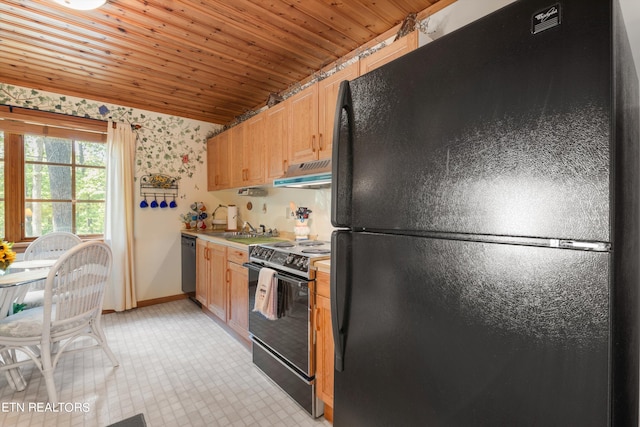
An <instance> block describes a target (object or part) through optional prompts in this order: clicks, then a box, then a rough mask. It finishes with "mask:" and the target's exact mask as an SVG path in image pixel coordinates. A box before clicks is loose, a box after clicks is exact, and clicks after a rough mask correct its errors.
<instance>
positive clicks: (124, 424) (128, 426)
mask: <svg viewBox="0 0 640 427" xmlns="http://www.w3.org/2000/svg"><path fill="white" fill-rule="evenodd" d="M107 427H147V422H146V421H145V420H144V415H143V414H138V415H134V416H133V417H131V418H126V419H124V420H122V421H118V422H117V423H114V424H109V425H108V426H107Z"/></svg>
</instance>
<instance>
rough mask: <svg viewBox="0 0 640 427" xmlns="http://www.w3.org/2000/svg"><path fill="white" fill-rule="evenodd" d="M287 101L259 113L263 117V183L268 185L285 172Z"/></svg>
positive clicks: (287, 129) (287, 130) (287, 131)
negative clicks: (264, 142)
mask: <svg viewBox="0 0 640 427" xmlns="http://www.w3.org/2000/svg"><path fill="white" fill-rule="evenodd" d="M288 108H289V100H286V101H284V102H281V103H279V104H277V105H274V106H273V107H271V108H269V109H268V110H267V111H265V112H263V113H261V115H264V116H265V141H266V147H265V181H266V182H267V183H268V184H270V183H272V182H273V180H274V179H276V178H280V177H281V176H282V175H284V173H285V172H286V170H287V166H288V162H287V149H288V144H287V138H288V135H289V109H288Z"/></svg>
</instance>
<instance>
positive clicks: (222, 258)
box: [207, 243, 227, 322]
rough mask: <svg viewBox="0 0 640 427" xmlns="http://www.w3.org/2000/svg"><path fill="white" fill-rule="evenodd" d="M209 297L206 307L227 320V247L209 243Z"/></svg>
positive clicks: (223, 319)
mask: <svg viewBox="0 0 640 427" xmlns="http://www.w3.org/2000/svg"><path fill="white" fill-rule="evenodd" d="M208 249H209V299H208V302H207V308H208V309H209V311H211V312H212V313H213V314H215V315H216V316H218V317H219V318H220V319H221V320H222V321H224V322H226V321H227V298H226V296H227V292H226V289H227V287H226V285H227V281H226V273H227V248H226V247H225V246H223V245H214V244H211V243H210V244H209V245H208Z"/></svg>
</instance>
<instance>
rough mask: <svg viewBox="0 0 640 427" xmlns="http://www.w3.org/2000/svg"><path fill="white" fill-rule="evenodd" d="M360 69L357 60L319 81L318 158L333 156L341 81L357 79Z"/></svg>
mask: <svg viewBox="0 0 640 427" xmlns="http://www.w3.org/2000/svg"><path fill="white" fill-rule="evenodd" d="M359 71H360V66H359V63H358V62H355V63H354V64H351V65H349V66H348V67H345V68H344V69H342V70H340V71H338V72H336V73H333V74H332V75H330V76H329V77H327V78H326V79H324V80H321V81H320V82H319V83H318V106H319V107H318V113H319V116H318V127H319V135H318V149H319V151H318V159H328V158H331V150H332V147H333V123H334V121H335V114H336V104H337V101H338V91H339V90H340V83H341V82H342V81H343V80H353V79H355V78H356V77H358V75H359Z"/></svg>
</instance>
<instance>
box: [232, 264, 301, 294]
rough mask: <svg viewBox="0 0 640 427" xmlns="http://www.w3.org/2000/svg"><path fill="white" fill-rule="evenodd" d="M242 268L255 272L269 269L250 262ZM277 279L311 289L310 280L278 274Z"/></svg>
mask: <svg viewBox="0 0 640 427" xmlns="http://www.w3.org/2000/svg"><path fill="white" fill-rule="evenodd" d="M242 266H243V267H247V268H250V269H251V270H254V271H260V270H261V269H263V268H268V267H263V266H261V265H258V264H253V263H250V262H245V263H244V264H242ZM275 277H276V279H280V280H283V281H285V282H287V283H294V284H296V285H298V286H301V287H303V288H308V287H309V281H308V280H300V279H298V278H297V277H294V276H289V275H288V274H284V273H276V274H275Z"/></svg>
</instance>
